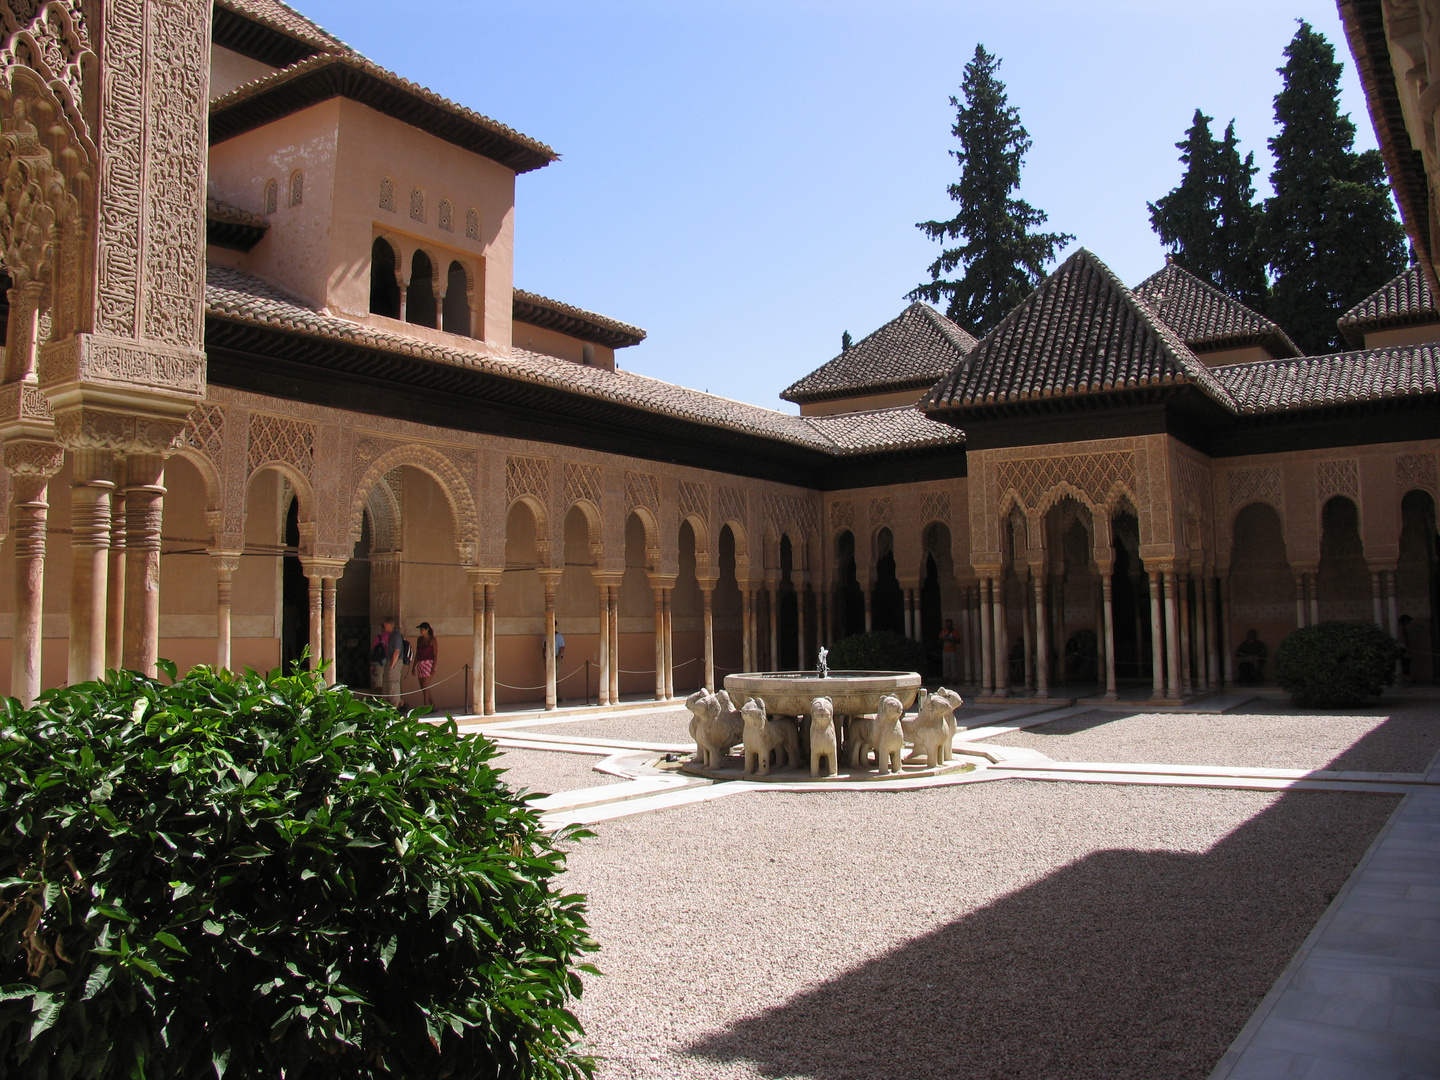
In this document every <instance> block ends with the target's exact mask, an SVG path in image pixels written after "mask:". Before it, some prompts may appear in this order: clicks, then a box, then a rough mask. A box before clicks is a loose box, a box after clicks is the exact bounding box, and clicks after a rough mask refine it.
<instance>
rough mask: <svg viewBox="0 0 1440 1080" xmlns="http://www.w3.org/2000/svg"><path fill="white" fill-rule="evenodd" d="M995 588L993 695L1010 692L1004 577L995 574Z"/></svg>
mask: <svg viewBox="0 0 1440 1080" xmlns="http://www.w3.org/2000/svg"><path fill="white" fill-rule="evenodd" d="M994 589H995V604H994V607H995V696H996V697H1006V696H1008V695H1009V693H1010V646H1009V641H1008V637H1009V625H1008V624H1009V612H1008V611H1007V610H1006V607H1005V578H1004V576H1003V575H1001V576H997V577H996V578H995V582H994Z"/></svg>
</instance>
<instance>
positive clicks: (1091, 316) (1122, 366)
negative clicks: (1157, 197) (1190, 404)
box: [920, 248, 1235, 412]
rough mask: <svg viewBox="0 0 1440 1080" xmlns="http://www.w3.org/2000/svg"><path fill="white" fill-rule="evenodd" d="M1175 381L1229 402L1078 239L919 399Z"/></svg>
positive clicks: (953, 402)
mask: <svg viewBox="0 0 1440 1080" xmlns="http://www.w3.org/2000/svg"><path fill="white" fill-rule="evenodd" d="M1181 383H1189V384H1193V385H1195V386H1197V387H1199V388H1200V389H1201V390H1202V391H1203V392H1204V393H1206V394H1208V395H1209V396H1210V397H1212V398H1214V399H1215V400H1216V401H1218V402H1220V403H1221V404H1222V405H1223V406H1225V407H1226V408H1227V409H1231V410H1234V408H1235V402H1234V401H1233V399H1232V398H1231V396H1230V393H1229V391H1228V390H1226V389H1225V387H1224V386H1223V385H1222V384H1221V383H1219V382H1218V381H1217V380H1216V378H1215V375H1214V374H1212V373H1211V371H1210V369H1209V368H1207V367H1206V366H1205V365H1204V364H1203V363H1201V362H1200V361H1199V360H1198V359H1197V358H1196V357H1195V354H1194V353H1192V352H1191V351H1190V349H1189V348H1188V347H1187V346H1186V345H1185V343H1184V342H1183V341H1182V340H1180V338H1179V336H1178V335H1177V334H1176V333H1175V332H1174V331H1173V330H1171V329H1170V328H1169V327H1168V326H1167V325H1166V324H1165V323H1163V322H1162V321H1161V320H1160V319H1159V317H1158V316H1156V314H1155V313H1154V312H1153V311H1152V310H1151V309H1150V307H1149V306H1148V305H1146V304H1144V303H1142V302H1141V301H1139V300H1137V299H1136V298H1135V295H1134V294H1133V293H1132V292H1131V291H1130V290H1129V289H1127V288H1126V287H1125V286H1124V284H1123V283H1122V282H1121V281H1120V279H1119V278H1117V277H1116V276H1115V275H1114V274H1113V273H1112V272H1111V270H1110V268H1109V267H1107V266H1106V265H1105V264H1104V263H1103V262H1101V261H1100V260H1099V259H1098V258H1096V257H1095V255H1094V254H1092V253H1091V252H1089V251H1087V250H1086V249H1085V248H1081V249H1080V250H1079V251H1077V252H1075V254H1073V255H1071V256H1070V258H1068V259H1066V260H1065V262H1064V263H1062V264H1061V265H1060V266H1059V267H1058V268H1057V269H1056V271H1055V272H1054V273H1053V274H1051V275H1050V276H1049V277H1048V278H1046V279H1045V281H1043V282H1042V283H1041V284H1040V287H1039V288H1038V289H1036V290H1035V291H1034V292H1033V293H1031V294H1030V295H1029V296H1028V297H1026V298H1025V300H1024V301H1022V302H1021V304H1020V305H1019V306H1018V307H1017V308H1015V310H1014V311H1012V312H1010V314H1009V315H1006V316H1005V318H1004V319H1002V320H1001V321H1000V323H999V325H998V326H996V327H995V329H993V330H991V331H990V333H988V334H986V335H985V336H984V337H983V338H981V339H980V342H979V344H977V345H976V346H975V348H974V349H972V350H971V351H970V353H969V354H968V355H967V356H966V357H965V359H964V360H963V361H962V362H961V363H960V364H959V365H958V366H957V367H956V368H955V371H954V372H953V373H952V374H951V375H950V376H949V377H948V378H946V379H944V380H943V381H941V382H940V383H938V384H937V385H936V386H935V388H934V389H933V390H931V391H930V393H928V394H926V395H925V397H924V398H922V399H921V401H920V407H921V408H922V409H926V410H928V411H935V412H943V411H948V410H954V409H964V408H967V407H983V406H987V405H995V404H999V403H1003V402H1016V401H1025V400H1030V399H1035V398H1051V397H1062V396H1078V395H1082V394H1096V393H1103V392H1107V391H1115V390H1125V389H1131V388H1138V387H1145V386H1161V385H1174V384H1181Z"/></svg>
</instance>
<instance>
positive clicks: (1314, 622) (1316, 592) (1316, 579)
mask: <svg viewBox="0 0 1440 1080" xmlns="http://www.w3.org/2000/svg"><path fill="white" fill-rule="evenodd" d="M1305 576H1306V577H1308V578H1309V579H1310V586H1309V587H1310V625H1311V626H1319V625H1320V575H1319V574H1318V573H1316V572H1315V571H1314V570H1312V571H1310V573H1308V574H1306V575H1305Z"/></svg>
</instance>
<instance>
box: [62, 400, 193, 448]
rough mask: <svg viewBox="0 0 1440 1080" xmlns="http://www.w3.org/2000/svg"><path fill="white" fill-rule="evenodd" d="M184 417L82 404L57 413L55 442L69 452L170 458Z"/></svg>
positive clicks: (181, 430)
mask: <svg viewBox="0 0 1440 1080" xmlns="http://www.w3.org/2000/svg"><path fill="white" fill-rule="evenodd" d="M184 431H185V418H184V417H176V416H164V415H155V414H149V413H144V412H139V411H136V412H127V411H123V410H113V409H98V408H95V407H94V406H92V405H81V406H77V407H75V408H71V409H66V410H63V411H60V412H57V414H56V416H55V439H56V441H57V442H60V443H62V444H64V445H65V446H66V447H69V448H70V449H72V450H78V449H89V450H113V451H117V452H119V453H122V454H159V455H160V456H162V457H164V456H167V455H169V454H170V453H171V452H172V451H173V450H175V449H176V447H177V446H178V445H179V442H180V436H181V435H182V434H183V433H184Z"/></svg>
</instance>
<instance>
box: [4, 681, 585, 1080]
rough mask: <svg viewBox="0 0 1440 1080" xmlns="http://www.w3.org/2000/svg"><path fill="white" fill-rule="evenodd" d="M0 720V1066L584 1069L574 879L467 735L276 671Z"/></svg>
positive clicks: (69, 694)
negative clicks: (567, 880)
mask: <svg viewBox="0 0 1440 1080" xmlns="http://www.w3.org/2000/svg"><path fill="white" fill-rule="evenodd" d="M166 670H167V672H168V674H169V676H170V678H171V679H172V680H173V679H174V677H175V672H174V668H173V666H170V665H166ZM0 724H3V731H0V948H3V954H0V967H3V971H0V1073H3V1075H5V1076H7V1077H11V1078H19V1077H23V1078H26V1080H30V1078H33V1080H61V1078H69V1077H86V1078H90V1077H94V1078H107V1080H108V1078H111V1077H114V1078H119V1077H126V1078H130V1077H137V1078H138V1077H144V1078H148V1080H170V1078H177V1080H178V1078H181V1077H183V1078H185V1080H192V1078H197V1077H206V1076H217V1075H218V1076H225V1075H229V1076H231V1077H246V1078H249V1077H263V1078H265V1080H271V1078H276V1077H281V1076H284V1077H290V1078H304V1080H312V1078H331V1077H334V1078H340V1077H345V1078H357V1077H358V1078H370V1077H382V1076H383V1077H406V1078H422V1077H424V1078H428V1077H437V1078H438V1077H452V1078H457V1080H458V1078H467V1077H524V1078H529V1077H547V1078H550V1077H554V1078H561V1077H565V1078H573V1077H583V1076H589V1075H590V1074H591V1072H592V1064H591V1062H590V1061H589V1060H588V1059H586V1058H584V1057H583V1056H581V1055H580V1054H579V1053H578V1052H577V1051H576V1050H575V1049H574V1041H575V1039H576V1038H577V1037H578V1035H579V1034H580V1028H579V1025H578V1023H577V1021H576V1020H575V1018H574V1016H573V1015H572V1014H571V1012H570V1011H569V1006H570V1004H571V1002H572V999H574V998H575V997H578V995H579V993H580V976H579V974H578V972H579V971H581V970H585V971H589V970H593V969H592V968H591V967H590V966H589V965H588V964H581V963H580V962H579V961H580V960H581V958H582V957H583V954H585V953H586V952H588V951H590V950H591V949H592V948H593V947H594V946H593V943H592V942H591V940H590V938H589V936H588V934H587V932H586V927H585V921H584V918H583V912H584V907H583V897H578V896H565V895H561V894H560V893H559V892H558V891H557V890H556V889H555V887H554V885H555V879H556V878H557V876H558V875H559V874H560V873H561V871H562V870H563V868H564V857H563V855H562V854H561V853H560V851H559V850H557V848H556V846H555V843H554V842H553V840H552V838H551V837H549V836H547V835H546V834H545V833H543V832H541V830H540V827H539V822H538V818H537V815H536V813H535V812H534V811H532V810H529V809H527V808H526V807H525V806H524V805H523V803H522V802H521V801H520V798H519V796H517V795H516V794H515V793H514V792H512V791H511V790H509V789H508V788H507V787H506V786H505V784H504V783H503V782H502V781H501V779H500V773H499V770H497V769H495V768H493V767H492V766H491V765H490V759H491V758H492V757H493V756H494V753H495V749H494V746H493V744H491V743H490V742H488V741H487V740H485V739H483V738H479V737H474V736H461V735H460V734H459V733H458V731H457V730H456V728H455V725H454V724H453V723H449V724H446V725H443V726H431V725H428V724H424V723H422V722H421V721H419V720H415V719H410V718H408V717H405V716H401V715H400V714H398V713H397V712H396V711H395V710H394V709H392V708H390V707H389V706H385V705H376V704H373V703H371V702H369V701H366V700H362V699H359V698H356V697H354V696H352V695H351V693H350V692H349V691H348V690H346V689H344V688H333V689H331V688H327V687H326V686H325V685H324V683H323V681H321V680H320V679H319V678H318V677H316V676H313V675H310V674H305V673H301V672H299V671H298V670H297V671H296V673H294V674H291V675H288V676H281V675H279V674H278V673H272V674H271V676H270V677H269V678H261V677H260V676H257V675H256V674H255V673H253V672H250V673H248V674H245V675H237V674H232V673H229V672H216V671H213V670H210V669H203V668H202V669H197V670H196V671H193V672H191V673H190V674H189V675H188V676H186V677H185V678H184V679H183V680H180V681H178V682H175V683H174V684H173V685H169V686H166V685H162V684H161V683H159V682H156V681H154V680H150V679H145V678H142V677H140V676H137V675H134V674H130V673H124V672H121V673H111V675H110V677H109V679H108V680H107V681H106V682H104V683H85V684H81V685H77V686H73V687H69V688H67V689H64V690H59V691H53V692H50V693H48V694H46V695H45V696H44V697H43V698H42V700H41V701H40V702H39V703H38V704H36V706H35V707H34V708H31V709H28V710H22V709H21V708H20V707H19V704H18V703H17V702H16V701H14V700H13V699H12V700H10V701H9V702H8V703H7V705H6V707H5V712H4V716H3V717H0ZM569 835H570V836H572V837H573V836H575V835H579V834H574V833H572V834H569Z"/></svg>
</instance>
